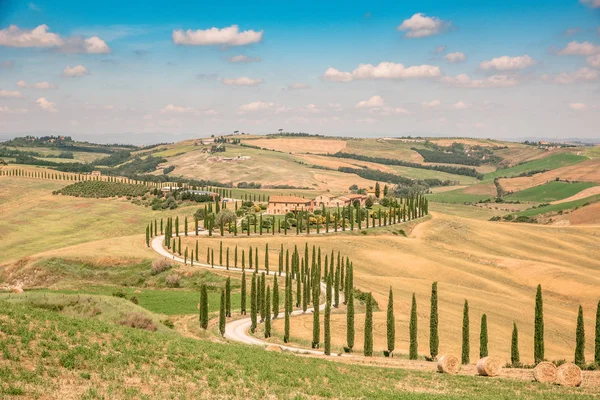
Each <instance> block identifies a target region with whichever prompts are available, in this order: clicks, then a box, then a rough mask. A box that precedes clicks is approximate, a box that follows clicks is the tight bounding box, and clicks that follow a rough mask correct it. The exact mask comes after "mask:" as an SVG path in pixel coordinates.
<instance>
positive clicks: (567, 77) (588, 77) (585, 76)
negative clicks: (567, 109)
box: [542, 67, 598, 85]
mask: <svg viewBox="0 0 600 400" xmlns="http://www.w3.org/2000/svg"><path fill="white" fill-rule="evenodd" d="M596 79H598V71H595V70H593V69H590V68H588V67H583V68H580V69H578V70H577V71H574V72H563V73H560V74H558V75H555V76H550V75H547V74H545V75H542V80H544V81H546V82H550V83H556V84H558V85H569V84H572V83H578V82H590V81H595V80H596Z"/></svg>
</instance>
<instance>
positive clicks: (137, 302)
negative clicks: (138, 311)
mask: <svg viewBox="0 0 600 400" xmlns="http://www.w3.org/2000/svg"><path fill="white" fill-rule="evenodd" d="M129 301H131V302H132V303H133V304H139V303H140V301H139V300H138V298H137V296H131V298H130V299H129Z"/></svg>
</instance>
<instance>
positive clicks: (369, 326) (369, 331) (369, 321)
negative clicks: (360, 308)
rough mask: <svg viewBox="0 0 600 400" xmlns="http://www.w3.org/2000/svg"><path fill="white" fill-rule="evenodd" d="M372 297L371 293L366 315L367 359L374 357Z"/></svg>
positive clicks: (368, 298) (365, 346)
mask: <svg viewBox="0 0 600 400" xmlns="http://www.w3.org/2000/svg"><path fill="white" fill-rule="evenodd" d="M372 298H373V297H372V295H371V293H369V296H368V297H367V309H366V314H365V345H364V355H365V357H371V356H372V355H373V303H372V301H373V300H372Z"/></svg>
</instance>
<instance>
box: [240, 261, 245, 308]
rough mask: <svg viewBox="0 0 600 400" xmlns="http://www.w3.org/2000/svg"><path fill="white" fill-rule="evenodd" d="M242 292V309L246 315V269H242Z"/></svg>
mask: <svg viewBox="0 0 600 400" xmlns="http://www.w3.org/2000/svg"><path fill="white" fill-rule="evenodd" d="M241 290H242V293H241V295H240V311H241V313H242V315H246V271H242V289H241Z"/></svg>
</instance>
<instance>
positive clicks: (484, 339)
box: [479, 314, 488, 358]
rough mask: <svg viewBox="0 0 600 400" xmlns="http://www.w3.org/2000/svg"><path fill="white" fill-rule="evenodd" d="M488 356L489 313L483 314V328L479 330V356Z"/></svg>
mask: <svg viewBox="0 0 600 400" xmlns="http://www.w3.org/2000/svg"><path fill="white" fill-rule="evenodd" d="M487 356H488V329H487V315H485V314H483V315H482V316H481V330H480V332H479V358H483V357H487Z"/></svg>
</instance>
